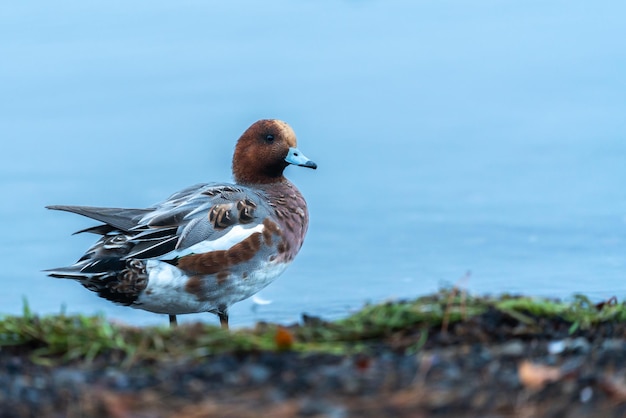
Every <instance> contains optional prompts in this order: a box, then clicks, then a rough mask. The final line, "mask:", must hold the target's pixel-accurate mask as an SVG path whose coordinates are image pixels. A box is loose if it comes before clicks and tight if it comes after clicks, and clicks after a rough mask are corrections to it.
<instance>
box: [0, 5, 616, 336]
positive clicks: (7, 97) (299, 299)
mask: <svg viewBox="0 0 626 418" xmlns="http://www.w3.org/2000/svg"><path fill="white" fill-rule="evenodd" d="M624 12H626V5H625V4H624V3H620V2H617V1H601V2H595V3H593V4H592V3H588V2H582V1H575V2H572V1H564V0H561V1H555V2H550V3H549V4H547V3H546V2H541V1H528V2H517V3H512V2H510V3H505V4H503V3H501V2H496V1H482V0H481V1H473V2H454V1H439V2H428V1H405V2H382V1H342V2H330V1H320V2H312V1H304V2H289V1H276V2H270V3H264V4H263V5H262V6H261V5H258V3H256V2H253V1H244V2H239V3H237V5H234V4H233V5H229V4H211V3H205V2H200V1H181V2H175V3H173V2H165V1H153V2H150V3H149V4H139V3H128V2H122V1H113V2H89V3H85V2H79V1H66V2H62V3H61V4H58V3H56V2H55V3H49V2H42V1H40V2H28V3H18V2H13V3H7V4H5V5H3V7H2V8H1V9H0V56H1V57H2V59H1V64H0V136H1V137H2V152H1V153H0V192H2V196H3V198H2V205H0V217H1V219H2V220H3V221H2V225H3V228H2V231H3V233H2V235H1V236H0V250H1V253H2V254H3V269H2V272H1V273H0V285H1V286H2V289H3V290H2V292H0V306H1V308H0V312H5V313H18V312H20V310H21V307H22V298H23V297H26V298H27V299H28V301H29V303H30V305H31V308H32V309H33V310H35V311H37V312H42V313H46V312H56V311H58V310H59V309H60V308H61V306H62V305H64V306H66V308H67V310H68V311H70V312H84V313H94V312H101V311H102V312H105V313H106V314H107V315H108V316H110V317H114V318H118V319H121V320H125V321H128V322H132V323H138V324H147V323H165V318H163V317H162V316H159V315H154V314H150V313H145V312H143V311H135V310H131V309H128V308H123V307H116V306H114V305H112V304H110V303H109V302H107V301H104V300H101V299H99V298H97V296H95V295H94V294H93V293H90V292H87V291H86V290H84V289H83V288H82V287H81V286H79V285H78V284H76V283H74V282H70V281H62V280H53V279H49V278H47V277H46V276H45V275H43V274H42V273H41V272H40V270H42V269H44V268H49V267H56V266H59V265H66V264H68V263H70V262H73V261H75V259H76V258H78V257H79V256H80V255H81V254H82V251H84V249H85V247H86V246H87V245H89V244H90V243H91V242H92V240H93V237H92V236H74V237H71V236H69V234H70V233H71V232H73V231H76V230H78V229H80V228H83V227H86V226H89V225H92V223H91V222H90V221H88V220H86V219H82V218H80V217H77V216H72V215H70V214H63V213H55V212H49V211H46V210H44V209H43V207H44V206H45V205H47V204H62V203H66V204H85V205H99V206H134V207H142V206H146V205H150V204H152V203H154V202H156V201H159V200H161V199H163V198H164V197H166V196H168V195H169V194H170V193H171V192H173V191H175V190H177V189H179V188H182V187H184V186H187V185H190V184H194V183H197V182H203V181H228V180H229V179H230V159H231V153H232V149H233V146H234V143H235V141H236V139H237V138H238V136H239V135H240V134H241V132H243V130H244V129H245V128H246V127H247V126H248V125H249V124H250V123H252V122H253V121H255V120H256V119H259V118H268V117H271V118H280V119H283V120H286V121H287V122H289V123H290V124H291V125H292V126H293V127H294V129H295V130H296V133H297V134H298V137H299V141H300V142H299V145H300V148H301V149H302V151H303V152H304V153H306V154H307V156H309V157H310V158H312V159H313V160H314V161H316V162H317V163H318V164H319V167H320V168H319V169H318V170H317V171H316V172H313V171H310V170H299V169H297V168H290V169H289V170H288V173H287V174H288V176H289V177H290V178H291V179H292V180H293V181H294V182H295V183H296V184H297V185H298V187H299V188H300V189H301V191H302V192H303V193H304V195H305V196H306V198H307V200H308V201H309V206H310V212H311V217H312V219H311V225H310V229H309V235H308V237H307V240H306V243H305V246H304V248H303V250H302V252H301V254H300V255H299V257H298V258H297V260H296V262H295V263H294V264H293V265H292V266H291V267H290V268H289V269H288V270H287V272H286V273H285V274H284V275H283V276H282V277H281V278H279V279H278V280H277V281H276V282H275V283H274V284H272V285H271V286H270V287H268V288H267V289H266V290H264V291H263V292H262V293H261V297H262V298H264V299H268V300H271V301H272V303H271V304H269V305H262V306H255V305H253V304H252V303H251V302H249V301H247V302H242V303H240V304H239V305H236V306H235V307H234V308H233V310H232V322H233V324H234V325H242V324H249V323H251V322H252V321H254V320H260V319H264V320H271V321H282V322H290V321H293V320H296V319H297V318H298V317H299V315H300V313H301V312H308V313H311V314H317V315H322V316H326V317H336V316H339V315H344V314H346V313H347V312H349V311H350V310H351V309H355V308H358V307H359V306H361V305H362V304H363V303H364V302H366V301H381V300H385V299H388V298H403V297H414V296H417V295H420V294H422V293H425V292H429V291H433V290H436V289H437V288H438V287H440V286H441V285H444V284H451V283H455V282H457V281H458V280H459V279H460V278H462V277H464V276H465V275H466V273H467V272H468V271H469V272H471V274H470V276H469V278H467V279H464V280H462V284H463V285H464V286H466V287H467V288H468V289H469V290H470V291H473V292H477V293H485V292H487V293H501V292H524V293H529V294H538V295H550V296H558V297H567V296H569V295H571V294H573V293H575V292H585V293H587V294H590V295H591V296H593V297H595V298H604V297H609V296H612V295H617V296H619V297H623V296H624V294H625V293H626V291H625V290H626V286H625V285H624V282H625V278H626V238H625V237H626V193H625V191H624V189H625V188H624V179H626V164H625V163H624V161H625V157H626V118H625V117H624V115H625V114H626V77H624V74H626V49H624V48H623V40H624V39H626V27H625V26H624V25H623V19H622V17H623V16H624ZM197 319H203V320H207V321H208V320H210V321H214V319H213V318H211V316H210V315H193V316H189V317H188V318H187V320H197Z"/></svg>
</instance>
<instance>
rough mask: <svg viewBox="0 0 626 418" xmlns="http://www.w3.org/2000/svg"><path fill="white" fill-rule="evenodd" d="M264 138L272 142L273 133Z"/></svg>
mask: <svg viewBox="0 0 626 418" xmlns="http://www.w3.org/2000/svg"><path fill="white" fill-rule="evenodd" d="M265 140H266V141H267V142H273V141H274V135H271V134H270V135H268V136H266V137H265Z"/></svg>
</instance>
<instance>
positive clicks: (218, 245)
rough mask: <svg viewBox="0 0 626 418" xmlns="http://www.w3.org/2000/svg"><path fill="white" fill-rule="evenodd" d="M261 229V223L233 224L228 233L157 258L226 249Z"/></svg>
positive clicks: (262, 227) (163, 258)
mask: <svg viewBox="0 0 626 418" xmlns="http://www.w3.org/2000/svg"><path fill="white" fill-rule="evenodd" d="M263 229H265V227H264V226H263V224H259V225H257V226H255V227H253V228H250V227H248V228H244V227H243V226H241V225H235V226H233V227H232V228H231V230H230V231H228V233H226V234H225V235H224V236H222V237H220V238H218V239H215V240H205V241H201V242H199V243H197V244H194V245H192V246H191V247H188V248H182V249H179V250H174V251H170V252H169V253H167V254H163V255H162V256H160V257H158V258H157V260H165V259H169V258H172V257H183V256H186V255H189V254H202V253H208V252H211V251H220V250H228V249H229V248H231V247H232V246H233V245H235V244H237V243H240V242H241V241H243V240H245V239H246V238H248V237H249V236H250V235H252V234H254V233H255V232H263Z"/></svg>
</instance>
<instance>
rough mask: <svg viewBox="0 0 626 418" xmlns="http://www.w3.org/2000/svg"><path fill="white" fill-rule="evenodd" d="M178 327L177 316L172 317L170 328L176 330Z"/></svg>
mask: <svg viewBox="0 0 626 418" xmlns="http://www.w3.org/2000/svg"><path fill="white" fill-rule="evenodd" d="M177 325H178V321H177V320H176V315H170V327H172V328H174V327H175V326H177Z"/></svg>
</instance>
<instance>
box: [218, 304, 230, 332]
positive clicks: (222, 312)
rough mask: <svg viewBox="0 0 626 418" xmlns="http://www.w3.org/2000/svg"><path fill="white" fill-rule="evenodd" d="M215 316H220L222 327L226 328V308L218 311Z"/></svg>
mask: <svg viewBox="0 0 626 418" xmlns="http://www.w3.org/2000/svg"><path fill="white" fill-rule="evenodd" d="M217 316H218V317H219V318H220V325H221V326H222V329H228V311H227V310H226V309H224V310H222V311H219V312H218V313H217Z"/></svg>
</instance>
